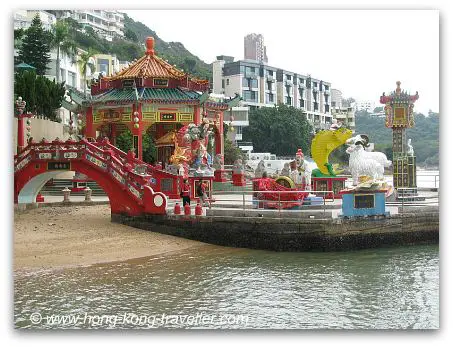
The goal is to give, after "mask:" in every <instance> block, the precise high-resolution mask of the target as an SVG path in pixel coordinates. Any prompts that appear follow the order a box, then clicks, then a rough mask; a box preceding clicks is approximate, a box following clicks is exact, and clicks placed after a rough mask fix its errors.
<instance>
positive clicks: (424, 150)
mask: <svg viewBox="0 0 453 347" xmlns="http://www.w3.org/2000/svg"><path fill="white" fill-rule="evenodd" d="M414 119H415V126H414V127H413V128H409V129H407V132H406V137H407V139H412V145H413V146H414V151H415V156H416V157H417V164H418V165H423V164H425V165H429V166H437V165H439V114H438V113H434V112H431V113H430V114H429V115H428V116H427V117H426V116H425V115H423V114H422V113H415V115H414ZM355 123H356V130H355V132H356V133H357V134H367V135H369V137H370V142H374V143H375V148H376V150H379V151H381V152H384V153H387V156H388V157H390V158H391V156H389V155H388V154H390V153H391V150H392V129H389V128H386V127H385V118H384V117H375V116H371V115H370V114H369V113H368V112H366V111H358V112H356V117H355Z"/></svg>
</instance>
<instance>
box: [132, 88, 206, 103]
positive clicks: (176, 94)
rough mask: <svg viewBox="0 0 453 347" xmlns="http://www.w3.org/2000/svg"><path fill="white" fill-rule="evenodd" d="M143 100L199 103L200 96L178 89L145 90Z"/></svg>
mask: <svg viewBox="0 0 453 347" xmlns="http://www.w3.org/2000/svg"><path fill="white" fill-rule="evenodd" d="M141 95H142V99H143V100H167V101H179V100H188V101H198V100H199V99H200V94H198V93H197V92H193V91H183V90H181V89H178V88H159V89H157V88H144V91H143V94H141Z"/></svg>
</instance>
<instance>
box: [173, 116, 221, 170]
mask: <svg viewBox="0 0 453 347" xmlns="http://www.w3.org/2000/svg"><path fill="white" fill-rule="evenodd" d="M211 126H212V124H211V123H210V122H209V120H208V119H207V118H204V119H203V122H202V123H201V124H200V125H195V124H189V125H186V126H184V127H182V128H181V129H180V130H179V131H178V133H177V134H176V136H175V152H174V154H173V155H172V156H171V157H170V162H171V163H172V164H176V165H179V164H183V165H184V164H186V165H187V166H188V167H189V168H191V169H194V170H195V173H196V174H197V175H213V173H214V171H213V169H212V168H211V164H212V161H211V156H210V155H209V153H208V151H207V146H208V141H209V138H210V136H211V135H212V130H211Z"/></svg>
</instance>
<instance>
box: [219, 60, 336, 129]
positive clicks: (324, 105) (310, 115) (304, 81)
mask: <svg viewBox="0 0 453 347" xmlns="http://www.w3.org/2000/svg"><path fill="white" fill-rule="evenodd" d="M212 72H213V92H214V93H216V94H222V93H224V94H225V95H226V96H228V97H233V96H234V95H235V94H236V93H237V94H239V95H240V96H241V97H242V99H243V104H244V106H249V107H250V108H253V107H273V106H275V105H277V104H279V103H283V104H286V105H289V106H293V107H295V108H299V109H301V110H302V111H303V113H304V114H305V116H306V117H307V119H308V120H309V121H310V122H311V123H312V124H313V126H314V127H315V128H317V129H327V128H329V127H330V124H331V123H332V115H331V112H330V108H331V100H330V86H331V84H330V83H329V82H326V81H322V80H319V79H315V78H313V77H311V76H310V75H303V74H298V73H295V72H291V71H287V70H283V69H279V68H275V67H272V66H269V65H267V64H265V63H260V62H257V61H254V60H239V61H234V59H233V58H232V57H228V56H223V55H222V56H218V57H217V60H216V61H214V62H213V64H212Z"/></svg>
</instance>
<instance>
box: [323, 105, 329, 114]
mask: <svg viewBox="0 0 453 347" xmlns="http://www.w3.org/2000/svg"><path fill="white" fill-rule="evenodd" d="M324 106H325V107H324V110H325V112H329V105H327V104H326V105H324Z"/></svg>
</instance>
